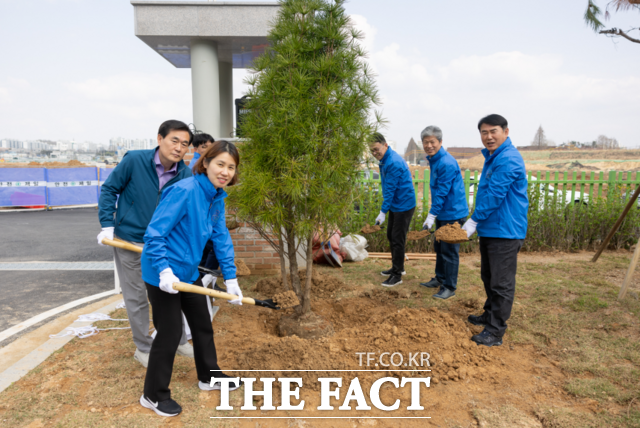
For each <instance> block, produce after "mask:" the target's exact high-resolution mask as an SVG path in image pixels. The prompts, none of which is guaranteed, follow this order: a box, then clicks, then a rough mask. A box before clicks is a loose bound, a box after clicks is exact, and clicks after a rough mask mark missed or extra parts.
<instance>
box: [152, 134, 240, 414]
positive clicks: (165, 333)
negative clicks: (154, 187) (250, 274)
mask: <svg viewBox="0 0 640 428" xmlns="http://www.w3.org/2000/svg"><path fill="white" fill-rule="evenodd" d="M239 163H240V158H239V155H238V150H237V149H236V147H235V146H234V145H233V144H231V143H228V142H227V141H224V140H221V141H216V142H215V143H214V144H213V145H212V146H211V147H210V148H209V149H208V150H207V152H206V153H205V154H204V155H203V156H202V157H201V158H200V160H199V161H198V164H197V165H196V168H195V170H194V173H195V175H194V176H193V177H191V178H188V179H186V180H183V181H181V182H180V183H178V184H176V185H175V186H172V187H171V188H169V189H168V190H167V191H166V192H164V194H163V195H162V201H161V202H160V205H158V208H157V209H156V212H155V213H154V215H153V218H152V219H151V222H150V223H149V227H148V228H147V232H146V233H145V235H144V242H145V246H144V251H143V253H142V278H143V279H144V281H145V283H146V287H147V292H148V294H149V300H150V301H151V306H152V307H153V322H154V324H155V325H156V329H157V330H158V335H157V336H156V338H155V340H154V341H153V345H152V346H151V354H150V356H149V367H148V368H147V374H146V377H145V381H144V393H143V394H142V396H141V397H140V404H141V405H142V406H143V407H146V408H148V409H151V410H153V411H154V412H156V413H157V414H158V415H161V416H175V415H178V414H179V413H180V412H181V411H182V407H180V405H179V404H178V403H176V402H175V401H174V400H172V399H171V390H170V389H169V383H170V381H171V373H172V371H173V360H174V358H175V350H176V348H177V347H178V343H179V341H180V335H181V324H182V315H181V311H182V312H183V313H184V315H185V317H186V318H187V321H188V323H189V327H190V328H191V334H192V337H193V347H194V354H195V364H196V372H197V376H198V387H199V388H200V389H201V390H205V391H210V390H215V389H220V383H219V382H218V383H215V384H210V381H211V378H212V377H217V378H221V377H229V376H227V375H225V374H224V373H222V371H221V369H220V366H218V360H217V354H216V347H215V343H214V340H213V327H212V325H211V321H210V318H209V314H208V309H207V302H206V299H207V297H206V296H204V295H201V294H194V293H183V292H179V291H177V290H175V289H174V288H173V284H174V283H176V282H186V283H194V284H195V285H200V286H202V283H201V281H200V280H199V279H198V278H199V277H200V275H199V273H198V264H199V263H200V260H201V258H202V250H203V249H204V246H205V244H206V242H207V241H208V240H211V241H212V242H213V249H214V251H215V253H216V256H217V258H218V261H219V262H220V267H221V270H222V274H223V275H224V277H225V285H226V287H227V292H228V293H230V294H234V295H237V296H239V299H238V300H232V301H230V302H229V303H232V304H238V305H241V304H242V303H241V301H242V291H241V290H240V287H239V285H238V280H237V279H236V267H235V264H234V252H233V243H232V242H231V235H230V234H229V230H228V229H227V226H226V224H225V217H224V211H225V203H224V198H225V197H226V196H227V194H226V193H225V191H224V188H225V187H227V186H229V185H233V184H235V183H236V182H237V180H238V176H237V168H238V165H239ZM239 387H240V385H239V384H235V383H232V384H231V388H230V390H234V389H237V388H239Z"/></svg>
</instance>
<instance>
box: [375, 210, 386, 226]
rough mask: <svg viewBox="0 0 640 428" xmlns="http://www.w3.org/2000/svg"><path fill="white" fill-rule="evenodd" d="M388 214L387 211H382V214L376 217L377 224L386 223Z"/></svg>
mask: <svg viewBox="0 0 640 428" xmlns="http://www.w3.org/2000/svg"><path fill="white" fill-rule="evenodd" d="M386 216H387V215H386V214H385V213H383V212H382V211H380V214H378V217H376V224H382V223H384V218H385V217H386Z"/></svg>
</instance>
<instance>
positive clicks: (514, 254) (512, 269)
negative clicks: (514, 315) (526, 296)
mask: <svg viewBox="0 0 640 428" xmlns="http://www.w3.org/2000/svg"><path fill="white" fill-rule="evenodd" d="M523 242H524V239H503V238H484V237H481V238H480V276H481V278H482V282H483V283H484V290H485V292H486V293H487V300H486V302H485V303H484V314H483V317H484V318H485V321H486V322H487V326H486V327H485V329H486V330H487V331H488V332H489V333H491V334H493V335H494V336H497V337H502V336H504V332H505V331H506V330H507V320H508V319H509V317H511V308H512V307H513V299H514V297H515V293H516V271H517V269H518V252H519V251H520V248H522V244H523Z"/></svg>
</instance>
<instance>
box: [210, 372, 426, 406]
mask: <svg viewBox="0 0 640 428" xmlns="http://www.w3.org/2000/svg"><path fill="white" fill-rule="evenodd" d="M240 380H242V382H243V383H244V405H243V406H242V407H240V409H241V410H257V407H256V406H254V405H253V399H254V397H256V396H262V397H264V404H263V405H262V406H261V407H260V410H263V411H268V410H304V405H305V401H304V400H300V388H302V378H278V379H277V380H278V382H280V388H281V391H282V392H281V394H282V395H281V400H280V405H279V406H277V407H276V406H274V405H273V398H272V397H273V383H274V382H275V381H276V378H260V381H262V383H263V385H264V388H263V390H262V391H254V389H253V384H254V382H255V381H256V378H239V377H236V378H211V384H214V383H217V382H220V383H221V391H220V405H219V406H217V407H216V410H233V407H232V406H231V405H230V404H229V384H230V383H231V382H238V381H240ZM430 381H431V378H430V377H426V378H415V377H414V378H405V377H403V378H402V379H398V378H396V377H383V378H381V379H378V380H376V381H375V382H373V384H372V385H371V388H370V389H369V402H371V404H373V406H374V407H376V408H377V409H379V410H383V411H388V412H389V411H393V410H397V409H399V408H400V399H396V400H395V402H394V403H393V404H391V405H385V404H384V403H383V402H382V401H381V400H380V388H381V387H382V385H384V384H385V383H390V384H392V385H393V386H395V387H396V388H402V387H404V386H408V385H410V386H411V404H410V405H409V406H407V410H424V407H423V406H421V405H420V385H421V384H424V385H425V386H426V387H427V388H429V386H430ZM318 382H320V406H318V407H317V410H333V409H334V407H333V406H332V405H331V401H330V400H331V398H332V397H333V398H335V399H336V400H338V402H340V400H341V392H340V390H341V387H342V378H339V377H327V378H318ZM292 398H295V399H296V400H299V401H300V402H299V403H298V404H295V405H294V404H292V403H291V399H292ZM352 401H355V404H356V406H355V410H371V409H372V407H371V406H369V405H368V404H367V400H366V398H365V394H364V391H363V390H362V386H361V385H360V380H359V379H358V378H357V377H355V378H353V379H352V380H351V382H350V383H349V388H348V389H347V392H346V394H345V395H344V399H343V400H342V405H341V406H340V407H338V410H352V408H351V404H352Z"/></svg>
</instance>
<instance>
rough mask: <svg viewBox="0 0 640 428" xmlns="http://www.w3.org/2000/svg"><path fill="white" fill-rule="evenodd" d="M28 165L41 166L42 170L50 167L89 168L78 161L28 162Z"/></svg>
mask: <svg viewBox="0 0 640 428" xmlns="http://www.w3.org/2000/svg"><path fill="white" fill-rule="evenodd" d="M29 165H38V166H42V167H43V168H48V167H51V166H63V167H67V168H69V167H77V166H90V165H87V164H85V163H82V162H80V161H78V160H75V159H72V160H70V161H69V162H58V161H52V162H29Z"/></svg>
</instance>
